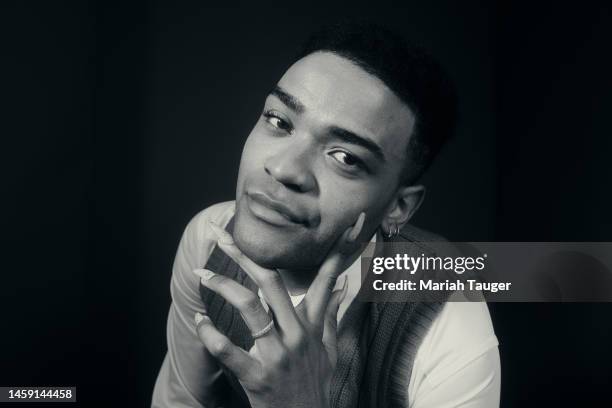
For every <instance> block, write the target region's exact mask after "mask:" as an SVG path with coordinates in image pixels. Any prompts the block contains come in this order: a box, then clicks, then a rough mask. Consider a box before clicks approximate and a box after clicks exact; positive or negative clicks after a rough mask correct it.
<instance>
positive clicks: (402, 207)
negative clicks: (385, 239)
mask: <svg viewBox="0 0 612 408" xmlns="http://www.w3.org/2000/svg"><path fill="white" fill-rule="evenodd" d="M424 198H425V186H422V185H416V186H406V187H400V188H399V189H398V191H397V193H396V195H395V197H394V198H393V200H392V201H391V203H390V204H389V208H388V209H387V215H385V217H384V218H383V221H382V228H383V230H384V231H389V230H390V227H391V225H392V224H395V225H397V226H398V228H399V229H402V227H403V226H404V225H406V223H407V222H408V221H409V220H410V218H412V216H413V215H414V213H416V211H417V210H418V209H419V207H420V206H421V203H422V202H423V199H424Z"/></svg>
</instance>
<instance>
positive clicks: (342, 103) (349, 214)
mask: <svg viewBox="0 0 612 408" xmlns="http://www.w3.org/2000/svg"><path fill="white" fill-rule="evenodd" d="M277 88H279V89H280V90H282V92H283V93H285V94H286V95H289V97H290V98H291V101H289V102H288V100H287V98H282V94H280V93H279V92H272V93H271V94H270V95H269V96H268V97H267V99H266V101H265V106H264V109H263V113H262V115H261V117H260V119H259V120H258V122H257V123H256V124H255V127H254V128H253V130H252V131H251V134H250V135H249V137H248V139H247V140H246V142H245V145H244V150H243V153H242V158H241V163H240V170H239V174H238V181H237V188H236V215H235V229H234V239H235V241H236V244H237V245H238V247H239V248H240V249H241V250H242V252H244V253H245V254H246V255H247V256H248V257H249V258H250V259H252V260H254V261H255V262H256V263H258V264H259V265H261V266H264V267H268V268H280V269H281V270H282V271H283V277H284V278H285V282H286V283H287V284H288V286H290V289H292V292H293V291H294V290H297V291H299V290H300V289H301V291H302V292H303V291H304V290H305V289H307V287H308V284H309V283H310V282H312V279H313V278H314V275H315V273H316V271H317V268H318V266H319V265H320V264H321V262H322V261H323V259H324V258H325V257H326V255H327V254H328V253H329V250H330V248H331V247H332V245H333V244H334V242H336V241H337V239H338V238H339V236H340V234H342V232H344V231H345V230H346V228H348V227H349V226H350V225H352V224H353V223H354V222H355V220H356V218H357V216H358V215H359V214H360V213H361V212H365V213H366V225H365V226H364V229H363V232H362V239H369V238H370V237H371V236H372V235H373V234H374V232H375V231H376V229H377V228H378V227H380V226H382V227H383V229H384V230H386V231H388V230H389V226H390V225H391V224H392V223H393V224H396V225H398V226H400V227H401V225H403V224H404V223H405V222H407V221H408V219H409V218H410V216H411V215H412V213H413V212H414V211H415V210H416V208H417V207H418V205H419V203H420V201H421V198H422V195H423V191H424V190H423V187H422V186H400V185H399V183H398V182H399V179H400V175H401V172H402V170H403V168H404V165H405V157H406V147H407V143H408V138H409V136H410V134H411V133H412V129H413V128H414V124H415V117H414V115H413V113H412V112H411V110H410V109H409V108H408V107H407V106H406V105H405V104H404V103H403V102H402V101H401V100H400V99H399V98H398V97H397V96H396V95H395V94H394V93H393V92H392V91H391V90H390V89H389V88H388V87H387V86H386V85H385V84H384V83H383V82H382V81H381V80H379V79H378V78H376V77H374V76H372V75H370V74H369V73H367V72H365V71H364V70H363V69H361V68H360V67H358V66H356V65H355V64H353V63H352V62H350V61H349V60H347V59H345V58H342V57H339V56H337V55H335V54H332V53H327V52H317V53H314V54H311V55H309V56H307V57H305V58H303V59H301V60H299V61H297V62H296V63H295V64H294V65H293V66H291V67H290V68H289V70H288V71H287V72H286V73H285V75H283V77H282V78H281V79H280V81H279V82H278V85H277ZM279 96H281V98H279ZM292 102H293V103H292ZM296 104H297V105H299V107H296V106H294V105H296ZM296 108H298V109H296ZM334 128H339V129H343V130H345V131H348V132H352V133H353V134H355V135H357V136H359V137H361V138H367V139H369V140H370V142H371V143H372V144H374V145H375V146H378V149H380V152H381V153H382V155H383V156H384V160H381V159H380V157H378V156H377V155H376V154H373V153H372V152H371V151H370V150H369V149H367V148H364V147H363V146H360V145H358V144H355V143H349V142H347V141H346V140H342V139H341V138H339V137H337V136H336V133H337V132H334V131H333V130H334ZM261 194H263V195H265V196H266V197H269V198H271V199H272V200H274V201H277V202H280V203H282V204H283V205H285V206H287V207H288V208H289V209H290V210H291V211H293V212H294V213H295V214H294V215H296V216H297V217H298V218H299V220H300V221H301V222H292V221H288V220H284V219H283V217H282V216H280V217H278V214H274V212H275V211H274V210H270V211H266V210H267V209H266V208H262V207H265V206H263V205H260V204H259V203H257V201H256V200H254V199H251V197H259V196H260V195H261Z"/></svg>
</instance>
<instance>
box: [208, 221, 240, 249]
mask: <svg viewBox="0 0 612 408" xmlns="http://www.w3.org/2000/svg"><path fill="white" fill-rule="evenodd" d="M208 225H210V229H212V230H213V232H214V233H215V235H216V236H217V237H218V238H219V242H220V243H222V244H228V245H231V244H233V243H234V240H233V239H232V236H231V235H230V234H228V233H227V231H225V230H224V229H223V228H221V227H220V226H218V225H217V224H215V223H213V222H212V221H208Z"/></svg>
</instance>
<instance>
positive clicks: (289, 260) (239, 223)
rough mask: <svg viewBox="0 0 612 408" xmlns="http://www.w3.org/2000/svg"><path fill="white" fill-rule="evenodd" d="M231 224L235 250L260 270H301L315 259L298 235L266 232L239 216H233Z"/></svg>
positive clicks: (315, 252)
mask: <svg viewBox="0 0 612 408" xmlns="http://www.w3.org/2000/svg"><path fill="white" fill-rule="evenodd" d="M235 220H236V221H235V224H234V231H233V238H234V242H236V246H238V248H239V249H240V250H241V251H242V253H244V254H245V255H246V256H247V257H248V258H249V259H251V260H252V261H254V262H255V263H257V264H258V265H260V266H262V267H264V268H268V269H274V268H282V269H303V268H308V267H311V266H313V260H314V261H316V260H317V259H318V256H317V255H316V254H317V252H318V251H316V250H314V248H313V245H312V242H309V241H310V240H309V239H306V238H305V237H303V236H300V234H296V233H295V232H293V231H286V230H283V229H276V228H268V227H266V226H265V225H260V223H259V222H257V221H256V220H252V219H251V218H250V217H241V216H240V214H236V217H235ZM314 265H316V264H314Z"/></svg>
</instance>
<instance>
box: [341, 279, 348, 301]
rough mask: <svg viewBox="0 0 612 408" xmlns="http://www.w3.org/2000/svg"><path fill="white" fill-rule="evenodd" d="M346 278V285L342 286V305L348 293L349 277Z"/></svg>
mask: <svg viewBox="0 0 612 408" xmlns="http://www.w3.org/2000/svg"><path fill="white" fill-rule="evenodd" d="M344 278H345V279H344V284H343V285H342V294H341V295H340V303H342V301H343V300H344V298H345V297H346V294H347V292H348V277H347V276H345V277H344Z"/></svg>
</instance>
